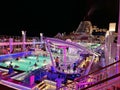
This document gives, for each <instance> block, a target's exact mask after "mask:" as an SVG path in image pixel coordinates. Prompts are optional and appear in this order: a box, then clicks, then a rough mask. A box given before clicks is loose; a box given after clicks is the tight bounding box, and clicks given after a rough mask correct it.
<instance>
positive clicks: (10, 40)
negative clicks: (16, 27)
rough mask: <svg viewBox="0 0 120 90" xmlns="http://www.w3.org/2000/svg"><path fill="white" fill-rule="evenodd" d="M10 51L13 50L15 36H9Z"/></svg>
mask: <svg viewBox="0 0 120 90" xmlns="http://www.w3.org/2000/svg"><path fill="white" fill-rule="evenodd" d="M9 48H10V53H11V52H12V51H13V38H9Z"/></svg>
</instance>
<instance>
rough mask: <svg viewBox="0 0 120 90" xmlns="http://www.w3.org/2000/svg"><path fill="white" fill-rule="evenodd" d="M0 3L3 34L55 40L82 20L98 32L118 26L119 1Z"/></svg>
mask: <svg viewBox="0 0 120 90" xmlns="http://www.w3.org/2000/svg"><path fill="white" fill-rule="evenodd" d="M3 1H4V2H1V3H0V34H6V35H19V36H21V31H22V30H25V31H27V33H26V34H27V36H39V33H41V32H42V33H44V35H45V36H48V37H52V36H54V35H56V34H57V33H58V32H60V33H63V32H66V33H69V32H71V31H75V30H76V29H77V27H78V25H79V23H80V21H82V20H90V21H91V22H92V24H93V25H97V26H98V27H99V28H104V27H105V28H108V27H109V22H118V21H117V19H118V0H23V1H22V0H15V1H12V0H8V1H5V0H3Z"/></svg>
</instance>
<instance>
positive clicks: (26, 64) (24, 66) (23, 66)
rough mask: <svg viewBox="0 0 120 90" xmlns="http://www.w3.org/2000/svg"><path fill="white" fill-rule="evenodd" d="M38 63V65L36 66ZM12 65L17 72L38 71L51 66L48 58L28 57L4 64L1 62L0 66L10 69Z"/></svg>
mask: <svg viewBox="0 0 120 90" xmlns="http://www.w3.org/2000/svg"><path fill="white" fill-rule="evenodd" d="M35 63H36V65H35ZM10 64H11V65H12V66H13V68H14V69H15V70H20V71H32V70H35V69H38V68H40V67H42V66H45V65H47V64H51V60H50V57H46V56H39V57H36V56H28V57H27V58H20V59H19V60H16V59H12V60H8V61H4V62H0V66H2V67H8V66H9V65H10Z"/></svg>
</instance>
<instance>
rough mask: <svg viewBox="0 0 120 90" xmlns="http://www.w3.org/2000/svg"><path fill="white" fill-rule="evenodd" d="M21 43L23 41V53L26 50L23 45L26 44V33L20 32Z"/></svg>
mask: <svg viewBox="0 0 120 90" xmlns="http://www.w3.org/2000/svg"><path fill="white" fill-rule="evenodd" d="M22 41H23V48H22V50H23V52H24V51H25V48H26V45H25V42H26V31H22Z"/></svg>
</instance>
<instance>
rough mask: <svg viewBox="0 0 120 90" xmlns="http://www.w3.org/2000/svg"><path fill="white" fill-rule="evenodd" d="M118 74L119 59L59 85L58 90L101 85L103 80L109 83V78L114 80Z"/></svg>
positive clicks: (119, 72) (119, 68)
mask: <svg viewBox="0 0 120 90" xmlns="http://www.w3.org/2000/svg"><path fill="white" fill-rule="evenodd" d="M119 76H120V60H119V61H117V62H115V63H112V64H110V65H108V66H105V67H103V68H102V69H100V70H97V71H95V72H92V73H90V74H88V75H86V76H83V77H79V78H76V79H75V80H74V81H73V82H70V83H67V84H66V85H65V86H63V87H61V88H60V90H64V89H65V88H67V89H69V90H87V89H88V88H93V87H95V86H99V85H102V84H104V82H107V83H109V81H110V80H114V79H115V78H117V77H119ZM91 90H92V89H91Z"/></svg>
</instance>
